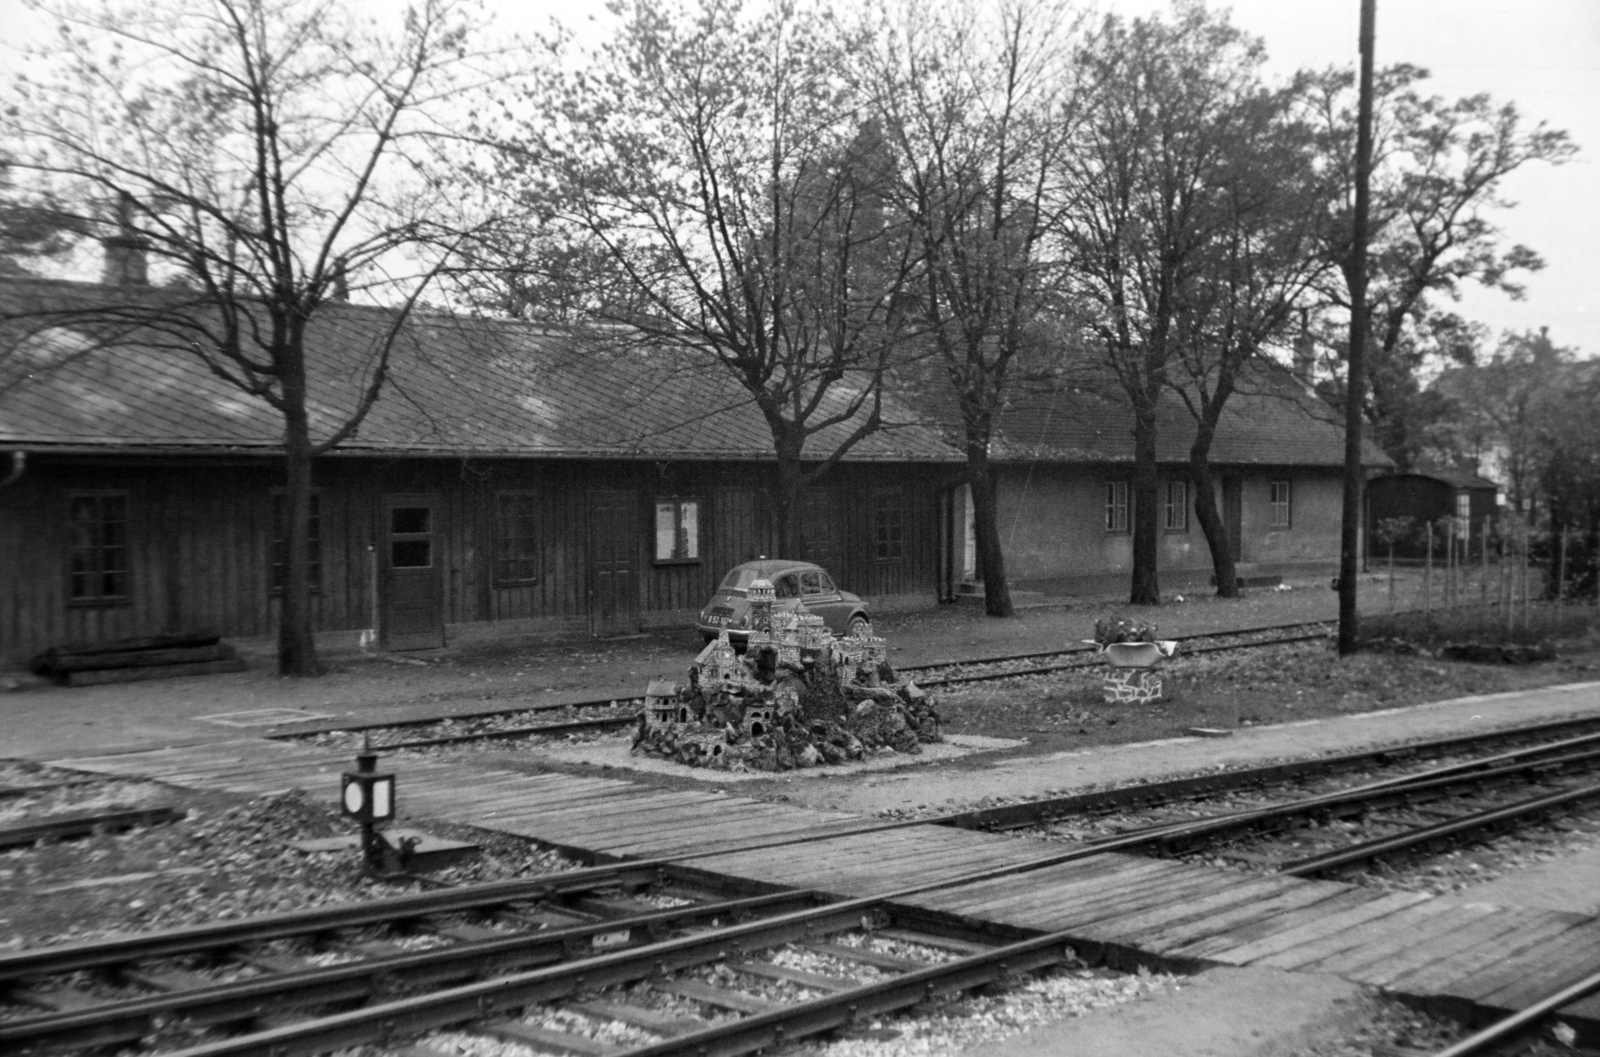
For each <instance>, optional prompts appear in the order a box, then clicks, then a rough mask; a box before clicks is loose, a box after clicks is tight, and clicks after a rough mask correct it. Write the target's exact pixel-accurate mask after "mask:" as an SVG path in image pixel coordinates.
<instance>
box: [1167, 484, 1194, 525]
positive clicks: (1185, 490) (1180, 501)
mask: <svg viewBox="0 0 1600 1057" xmlns="http://www.w3.org/2000/svg"><path fill="white" fill-rule="evenodd" d="M1165 493H1166V495H1165V502H1164V503H1163V505H1162V521H1163V525H1164V527H1165V528H1166V530H1167V531H1168V532H1188V531H1189V482H1188V481H1168V482H1167V484H1166V488H1165Z"/></svg>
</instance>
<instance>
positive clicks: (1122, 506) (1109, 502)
mask: <svg viewBox="0 0 1600 1057" xmlns="http://www.w3.org/2000/svg"><path fill="white" fill-rule="evenodd" d="M1106 531H1107V532H1127V531H1128V482H1127V481H1107V482H1106Z"/></svg>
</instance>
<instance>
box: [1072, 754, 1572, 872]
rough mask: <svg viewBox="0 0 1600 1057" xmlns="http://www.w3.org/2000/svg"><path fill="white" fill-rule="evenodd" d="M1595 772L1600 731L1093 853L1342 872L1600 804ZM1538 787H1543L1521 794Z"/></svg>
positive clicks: (1102, 844) (1158, 833) (1194, 823)
mask: <svg viewBox="0 0 1600 1057" xmlns="http://www.w3.org/2000/svg"><path fill="white" fill-rule="evenodd" d="M1597 771H1600V733H1589V734H1581V735H1578V736H1575V737H1569V738H1561V739H1557V740H1554V741H1550V742H1547V743H1544V744H1538V745H1533V746H1525V747H1522V748H1518V749H1513V750H1510V751H1507V752H1502V753H1498V754H1495V755H1492V756H1488V757H1483V758H1479V759H1474V760H1467V761H1461V762H1457V763H1453V764H1448V765H1445V766H1442V767H1434V768H1429V769H1426V770H1423V771H1420V772H1416V773H1412V774H1407V775H1402V776H1399V777H1394V778H1388V779H1383V780H1380V781H1376V782H1370V783H1366V784H1363V785H1360V786H1356V787H1352V788H1348V789H1340V790H1335V791H1332V792H1326V793H1321V794H1316V795H1312V796H1303V797H1297V798H1294V799H1290V800H1287V801H1282V802H1278V803H1272V802H1270V801H1269V802H1267V803H1265V804H1264V805H1263V806H1260V807H1254V808H1246V809H1243V810H1235V811H1230V812H1225V813H1222V814H1217V815H1212V816H1209V817H1203V818H1199V819H1185V820H1182V821H1176V822H1157V823H1154V824H1151V825H1147V826H1143V827H1138V828H1134V829H1130V830H1128V831H1126V832H1122V833H1119V834H1117V835H1115V836H1110V837H1105V838H1102V839H1099V840H1094V841H1090V842H1088V845H1087V846H1089V847H1098V848H1102V849H1105V850H1117V851H1142V852H1153V853H1155V854H1159V855H1164V856H1174V855H1183V854H1196V853H1203V854H1205V855H1208V856H1212V857H1221V858H1225V859H1233V860H1235V861H1245V862H1250V863H1255V864H1258V865H1261V864H1264V865H1266V867H1267V868H1269V869H1272V870H1273V871H1275V872H1279V873H1284V874H1288V875H1291V876H1296V877H1316V876H1327V875H1336V874H1339V873H1340V872H1341V871H1345V870H1346V869H1347V868H1351V867H1359V866H1361V865H1363V864H1365V863H1368V862H1371V861H1374V860H1378V859H1382V858H1384V857H1387V856H1392V855H1397V854H1408V853H1415V852H1417V851H1429V850H1432V849H1435V848H1437V847H1439V846H1441V845H1443V844H1445V843H1448V842H1451V841H1457V840H1462V839H1469V838H1473V837H1475V836H1478V835H1481V834H1483V833H1485V832H1499V831H1504V830H1507V829H1510V828H1513V827H1515V826H1517V825H1519V824H1523V823H1526V822H1527V821H1529V820H1532V819H1537V818H1542V817H1544V816H1547V815H1549V814H1551V813H1554V812H1559V811H1563V810H1570V809H1573V808H1576V807H1578V806H1580V805H1583V804H1587V803H1593V802H1595V801H1600V783H1596V782H1595V781H1594V780H1593V778H1594V775H1595V774H1596V772H1597ZM1530 785H1539V786H1541V787H1543V788H1542V790H1541V791H1540V792H1539V793H1537V794H1536V795H1534V796H1531V797H1529V796H1525V795H1522V791H1523V790H1525V789H1526V788H1527V787H1528V786H1530ZM1234 788H1239V786H1238V785H1235V786H1234ZM1350 820H1356V823H1357V824H1356V825H1349V822H1350ZM1374 829H1377V830H1380V831H1381V832H1379V833H1378V834H1377V835H1376V836H1371V837H1367V838H1366V839H1358V840H1350V839H1340V837H1341V836H1342V835H1343V833H1345V832H1347V831H1348V830H1361V831H1364V832H1363V834H1362V835H1364V834H1365V832H1370V831H1372V830H1374ZM1046 834H1047V835H1048V834H1049V830H1048V829H1047V830H1046ZM1263 835H1264V836H1263ZM1308 845H1309V846H1311V847H1315V848H1316V849H1317V850H1316V852H1315V853H1314V854H1311V855H1306V854H1304V853H1305V851H1306V850H1307V847H1308ZM1264 848H1265V849H1267V850H1266V852H1265V853H1264V852H1263V850H1262V849H1264Z"/></svg>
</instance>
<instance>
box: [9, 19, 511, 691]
mask: <svg viewBox="0 0 1600 1057" xmlns="http://www.w3.org/2000/svg"><path fill="white" fill-rule="evenodd" d="M41 8H42V10H43V11H44V13H45V14H46V15H47V16H48V17H50V18H51V19H52V20H53V22H54V24H55V28H56V35H55V37H54V41H55V43H54V44H53V45H51V46H49V47H47V48H45V49H44V50H43V51H41V52H39V53H36V54H33V55H31V56H30V62H29V63H28V65H27V68H26V69H25V70H24V72H23V73H22V74H21V75H20V76H19V77H18V78H17V80H16V83H15V84H14V86H13V89H12V93H11V98H10V103H9V106H8V107H7V108H6V110H5V112H4V114H3V115H0V134H3V135H4V137H5V149H6V150H7V151H8V152H9V153H10V155H11V157H12V159H13V162H14V169H15V174H16V177H17V179H18V181H19V186H21V187H25V188H26V189H27V190H28V191H29V193H31V194H33V195H35V196H37V197H40V198H45V197H48V198H50V199H52V200H53V201H54V202H55V203H57V205H58V208H59V210H60V212H61V215H62V216H64V217H65V218H66V220H67V223H66V226H68V227H70V228H72V229H73V230H79V231H82V232H84V233H85V234H87V235H89V236H92V237H95V238H97V239H99V240H101V241H102V242H104V243H106V244H107V245H108V246H109V247H111V248H112V250H114V251H115V252H114V253H113V257H112V259H113V260H114V261H120V264H121V266H122V269H123V270H122V273H121V274H120V276H118V277H117V278H120V279H121V280H122V285H119V286H115V287H114V288H107V289H105V290H103V291H101V292H100V293H98V294H97V295H96V296H95V297H94V298H86V297H77V298H74V299H73V301H72V303H71V304H70V305H67V306H65V307H60V308H50V309H45V310H40V311H37V312H32V313H28V314H27V318H25V319H21V320H18V319H13V320H11V321H10V322H11V323H12V324H14V325H17V326H21V325H27V326H30V327H33V328H35V329H44V328H50V327H61V326H68V327H72V328H74V329H76V330H79V331H80V332H81V333H87V334H90V335H97V336H99V337H100V338H101V339H102V340H108V341H111V340H122V339H124V338H126V337H128V336H129V335H136V336H137V339H138V340H139V341H141V342H144V343H147V344H152V345H156V346H164V347H167V348H171V349H173V350H178V351H183V352H186V353H189V354H193V355H196V356H199V357H200V358H201V360H202V361H203V362H204V363H205V364H206V366H207V367H208V368H209V369H210V370H211V371H212V372H214V373H215V374H216V375H218V376H219V377H221V378H223V379H225V380H226V381H228V382H229V383H231V384H232V385H234V386H236V387H237V388H238V389H239V390H240V391H241V392H243V393H245V394H247V395H248V396H249V397H252V398H254V399H257V400H260V401H263V402H265V403H266V404H268V405H270V406H271V407H272V408H274V409H275V410H276V411H277V412H278V413H279V414H281V415H282V417H283V423H284V453H285V458H284V468H285V482H286V486H287V487H286V497H285V500H286V501H285V507H286V517H287V567H286V568H287V575H286V581H285V586H284V591H283V599H282V610H281V613H282V619H281V624H280V628H279V644H278V659H279V670H280V671H281V672H282V673H284V674H289V675H310V674H315V673H316V672H317V671H318V670H319V664H318V661H317V656H316V648H315V644H314V640H313V637H312V630H311V613H310V607H309V591H308V585H307V557H308V517H309V513H310V499H311V485H312V463H313V459H314V457H315V456H317V455H319V454H321V453H323V452H326V451H328V450H329V449H330V448H332V447H334V446H336V445H337V444H339V443H340V442H341V441H343V440H345V439H346V438H348V437H349V436H350V435H351V434H352V433H354V432H355V430H356V428H357V427H358V426H359V425H360V424H361V422H362V420H363V418H364V417H365V416H366V414H367V412H368V411H369V410H370V409H371V408H372V406H373V403H374V402H375V401H376V400H377V399H378V396H379V393H380V391H381V390H382V388H383V386H384V382H385V379H386V377H387V374H388V360H389V350H390V348H391V347H392V345H393V343H394V341H395V339H396V337H397V336H398V335H399V334H400V332H401V331H402V329H403V327H404V326H405V321H406V318H407V315H408V314H409V312H410V311H411V308H412V306H413V304H414V303H415V299H416V298H417V297H418V296H419V294H420V293H421V292H422V291H423V290H424V288H425V287H426V285H427V283H428V281H429V280H430V278H431V277H432V276H433V274H434V273H435V272H436V270H437V269H438V268H439V267H440V266H442V264H443V263H445V262H446V261H447V260H448V258H449V254H450V250H451V247H452V246H453V244H454V243H455V242H456V241H458V240H459V238H460V237H461V233H460V232H458V231H456V230H454V229H453V228H451V227H449V226H447V224H446V222H445V220H444V218H448V217H451V216H452V215H454V210H453V209H452V208H451V203H450V202H449V201H448V200H447V199H446V198H445V197H444V196H443V195H441V194H440V193H439V186H438V184H437V182H436V181H434V180H432V179H430V178H429V176H428V175H427V172H426V169H425V164H426V163H427V161H428V160H429V154H428V145H429V143H430V142H431V141H432V138H433V137H434V136H436V135H437V134H438V133H440V132H441V131H442V130H443V129H444V128H445V127H446V126H445V125H444V124H443V123H442V121H443V118H444V117H445V116H446V111H448V110H449V108H450V107H452V106H453V105H455V101H456V100H458V99H459V98H460V95H461V93H463V92H464V91H467V90H469V89H470V88H471V87H473V85H474V83H475V82H476V80H477V79H478V77H479V65H480V62H481V60H482V59H483V58H484V56H483V54H482V53H479V52H475V51H473V50H472V48H473V45H472V33H473V30H474V22H473V19H472V17H471V16H470V14H469V13H468V12H465V11H463V10H462V8H461V7H460V5H458V4H456V3H455V2H453V0H418V3H416V4H415V5H413V6H408V7H406V8H404V9H403V10H393V11H388V10H386V11H384V12H382V13H381V14H380V15H379V16H378V17H377V18H376V19H367V18H364V17H361V16H358V15H357V14H355V13H353V12H352V11H351V10H349V9H348V7H347V5H343V4H340V3H337V2H335V0H203V2H199V3H196V2H189V0H170V2H156V3H146V4H140V5H137V6H132V5H130V6H127V7H118V6H112V5H105V6H101V7H89V6H86V5H79V4H75V3H70V2H67V0H62V2H60V3H55V4H44V5H41ZM403 251H410V252H412V253H413V254H414V255H415V256H417V257H419V258H420V259H421V260H422V262H423V263H422V264H420V265H419V267H418V268H417V269H416V270H415V271H414V273H412V274H395V269H397V268H399V267H400V266H401V265H402V264H403V262H404V260H405V253H404V252H403ZM147 261H148V267H149V272H148V276H147V275H146V273H145V267H146V265H145V262H147ZM147 277H148V278H151V279H155V280H159V281H161V282H162V283H163V284H164V285H163V287H162V288H161V289H159V290H155V291H152V290H150V289H149V288H148V287H145V286H143V285H142V282H143V280H145V279H146V278H147ZM351 285H353V287H354V288H355V289H356V290H357V291H358V292H363V291H364V292H365V293H366V295H367V296H369V297H373V298H377V297H379V296H380V295H384V296H387V297H390V298H393V299H394V300H395V301H396V303H397V307H396V310H395V311H394V312H393V313H392V316H391V320H392V323H391V325H390V326H389V328H388V330H387V333H386V334H385V335H384V337H383V339H382V340H381V341H380V343H379V347H378V348H377V349H375V350H374V352H373V355H372V359H371V361H370V367H369V368H368V373H367V376H366V378H365V379H364V380H363V384H362V386H361V393H360V397H359V399H358V400H356V401H355V403H354V405H353V406H343V407H339V406H330V405H328V404H325V403H324V402H323V401H322V400H320V399H319V398H318V394H317V393H316V392H313V391H312V383H311V377H310V375H309V373H308V369H307V361H306V350H305V337H306V333H307V328H308V327H309V326H310V325H311V324H312V322H313V320H315V319H316V318H317V316H318V315H319V313H321V312H322V311H323V309H324V307H325V306H326V305H327V304H328V303H329V301H330V300H332V299H335V298H337V297H340V296H342V295H343V294H344V292H345V291H346V289H347V288H348V287H349V286H351ZM314 406H315V407H316V408H317V409H318V414H317V416H316V420H315V421H313V415H312V408H313V407H314Z"/></svg>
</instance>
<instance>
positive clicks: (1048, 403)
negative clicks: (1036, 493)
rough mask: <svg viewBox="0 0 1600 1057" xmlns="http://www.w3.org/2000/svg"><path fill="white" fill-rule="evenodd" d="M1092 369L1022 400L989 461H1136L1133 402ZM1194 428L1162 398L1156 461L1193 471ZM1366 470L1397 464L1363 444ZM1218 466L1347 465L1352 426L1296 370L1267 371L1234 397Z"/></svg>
mask: <svg viewBox="0 0 1600 1057" xmlns="http://www.w3.org/2000/svg"><path fill="white" fill-rule="evenodd" d="M1095 375H1096V372H1094V371H1093V370H1092V369H1089V370H1085V371H1080V372H1078V376H1079V377H1081V378H1082V379H1083V382H1084V383H1087V384H1079V385H1077V386H1070V385H1069V386H1063V387H1058V388H1056V389H1054V390H1053V391H1050V392H1043V393H1023V394H1020V395H1017V396H1015V397H1013V398H1012V399H1011V400H1010V401H1008V403H1007V405H1006V407H1005V408H1004V410H1003V411H1002V412H1001V414H1000V415H999V418H998V428H997V430H996V433H997V437H996V440H995V442H994V443H993V445H992V446H991V448H990V457H991V458H992V459H994V460H996V461H1001V462H1032V461H1035V460H1041V459H1042V460H1048V461H1065V462H1095V463H1130V464H1131V463H1132V462H1133V413H1132V410H1131V409H1130V407H1129V404H1128V400H1127V397H1126V396H1124V395H1123V394H1122V393H1121V391H1120V390H1119V389H1118V388H1117V387H1116V386H1115V384H1114V383H1109V382H1108V380H1106V379H1100V378H1097V377H1096V376H1095ZM1194 437H1195V420H1194V416H1193V415H1191V414H1190V413H1189V410H1188V408H1187V407H1185V406H1184V404H1183V403H1182V401H1181V400H1180V399H1179V398H1178V397H1177V396H1176V395H1174V394H1172V393H1170V392H1169V393H1166V394H1163V396H1162V399H1161V402H1160V403H1159V405H1158V407H1157V414H1156V458H1157V459H1158V460H1159V461H1160V462H1162V463H1169V464H1170V463H1186V462H1187V461H1188V459H1189V445H1190V444H1192V443H1193V442H1194ZM1362 449H1363V453H1364V454H1363V457H1362V462H1363V463H1364V464H1365V465H1368V466H1387V465H1390V459H1389V457H1388V456H1387V455H1385V454H1383V452H1382V451H1381V450H1380V449H1379V448H1378V447H1377V446H1376V445H1374V444H1372V443H1371V441H1369V440H1366V439H1365V438H1363V444H1362ZM1211 462H1212V463H1214V464H1216V465H1219V466H1220V465H1234V466H1343V465H1344V428H1343V423H1342V422H1341V421H1340V420H1339V417H1338V414H1337V412H1335V411H1334V409H1333V408H1332V407H1330V406H1328V404H1327V403H1326V402H1324V401H1323V400H1321V399H1320V398H1318V397H1317V396H1316V395H1315V394H1313V393H1311V392H1309V391H1308V390H1307V389H1306V387H1305V386H1304V385H1303V384H1302V383H1301V382H1300V381H1298V380H1297V379H1296V378H1295V377H1294V376H1293V375H1292V374H1290V373H1289V372H1288V371H1286V370H1283V369H1281V368H1279V367H1277V366H1275V365H1270V364H1262V365H1260V366H1258V367H1256V368H1255V369H1254V370H1253V371H1252V372H1251V375H1250V377H1248V378H1246V379H1244V380H1243V381H1242V382H1241V384H1240V387H1239V389H1238V391H1236V392H1235V393H1234V394H1233V395H1232V396H1230V397H1229V399H1228V403H1227V404H1226V405H1225V406H1224V408H1223V412H1222V418H1221V421H1219V423H1218V424H1217V432H1216V436H1215V438H1214V440H1213V441H1212V445H1211Z"/></svg>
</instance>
